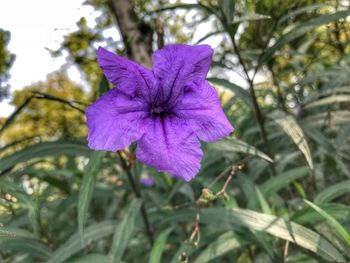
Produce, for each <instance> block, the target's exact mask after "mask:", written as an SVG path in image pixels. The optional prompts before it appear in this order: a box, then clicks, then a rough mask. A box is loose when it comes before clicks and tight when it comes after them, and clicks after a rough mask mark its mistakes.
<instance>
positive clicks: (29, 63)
mask: <svg viewBox="0 0 350 263" xmlns="http://www.w3.org/2000/svg"><path fill="white" fill-rule="evenodd" d="M83 2H84V0H0V28H2V29H5V30H8V31H10V32H11V40H10V43H9V45H8V49H9V50H10V51H11V52H12V53H14V54H15V55H16V59H15V62H14V64H13V66H12V68H11V70H10V74H11V78H10V81H9V82H10V86H11V92H13V91H15V90H18V89H21V88H23V87H25V86H28V85H31V84H34V83H36V82H38V81H40V80H45V79H46V76H47V74H49V73H51V72H53V71H55V70H58V69H59V68H60V67H61V66H62V65H63V64H64V63H65V58H64V57H58V58H52V57H51V55H50V53H49V52H48V51H47V49H51V50H56V49H58V48H59V47H60V44H61V43H62V40H63V36H64V35H66V34H67V33H69V32H72V31H75V30H76V29H77V26H76V22H77V21H78V20H79V19H80V18H81V17H85V18H86V19H87V23H88V25H89V26H93V25H94V18H95V17H96V15H97V14H96V12H94V9H93V8H92V7H90V6H86V5H82V3H83ZM169 2H174V1H169ZM182 2H183V3H193V2H195V1H193V0H183V1H182ZM208 26H209V27H210V24H209V23H207V24H206V23H202V24H200V25H199V26H198V27H197V28H196V32H195V35H194V39H193V43H195V42H196V40H198V39H200V38H201V37H203V36H205V35H206V34H207V32H208ZM109 34H112V35H113V34H115V35H116V36H114V35H113V36H112V37H114V38H116V37H119V36H117V34H118V31H114V32H109V33H108V35H109ZM109 36H110V35H109ZM206 43H207V44H210V45H211V46H212V47H213V48H214V49H215V47H216V46H217V44H218V43H219V39H217V37H211V38H210V39H208V40H207V41H206ZM68 75H69V77H70V78H71V79H72V80H73V81H75V82H78V83H80V84H84V80H83V79H82V78H81V75H80V73H79V71H78V69H77V68H75V67H70V69H69V70H68ZM231 77H232V79H236V80H238V79H239V77H237V74H234V73H232V76H231ZM230 79H231V78H230ZM236 83H237V81H236ZM237 84H239V83H237ZM10 100H11V98H9V99H7V100H4V101H3V102H0V117H7V116H9V115H10V114H11V113H12V112H13V111H14V107H13V106H12V105H10V104H9V102H10Z"/></svg>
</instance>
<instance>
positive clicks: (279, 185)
mask: <svg viewBox="0 0 350 263" xmlns="http://www.w3.org/2000/svg"><path fill="white" fill-rule="evenodd" d="M308 174H309V169H308V167H307V166H302V167H298V168H294V169H291V170H288V171H286V172H283V173H281V174H279V175H277V176H275V177H272V178H270V179H268V180H267V181H265V182H264V183H263V184H262V186H261V187H260V189H261V192H262V193H263V194H264V196H265V197H266V198H267V197H269V196H271V195H273V194H274V193H277V192H278V191H279V190H281V189H283V188H284V187H286V186H288V185H289V184H290V183H291V182H292V181H294V180H296V179H299V178H301V177H304V176H306V175H308Z"/></svg>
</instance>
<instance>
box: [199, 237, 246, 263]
mask: <svg viewBox="0 0 350 263" xmlns="http://www.w3.org/2000/svg"><path fill="white" fill-rule="evenodd" d="M245 243H246V242H243V241H241V240H240V239H239V238H238V237H237V235H236V234H235V233H233V232H232V231H229V232H226V233H224V234H222V235H221V236H219V237H218V239H216V240H215V241H213V242H211V243H210V244H209V245H208V246H207V247H206V248H205V249H204V250H203V251H202V252H201V253H200V254H199V255H198V257H197V258H196V260H195V261H194V263H206V262H211V261H212V260H214V259H215V258H218V257H221V256H223V255H224V254H226V253H228V252H230V251H232V250H234V249H239V248H242V247H243V246H244V245H245Z"/></svg>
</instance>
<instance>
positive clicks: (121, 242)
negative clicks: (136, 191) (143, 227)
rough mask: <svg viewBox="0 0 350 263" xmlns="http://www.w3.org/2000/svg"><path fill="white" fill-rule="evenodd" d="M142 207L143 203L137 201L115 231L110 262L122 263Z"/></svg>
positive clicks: (133, 202) (131, 205)
mask: <svg viewBox="0 0 350 263" xmlns="http://www.w3.org/2000/svg"><path fill="white" fill-rule="evenodd" d="M140 207H141V201H140V200H139V199H135V200H133V201H132V203H131V204H130V206H129V208H128V210H127V211H126V212H125V214H124V215H123V216H124V217H123V219H122V221H121V222H120V224H118V226H117V227H116V229H115V233H114V236H113V242H112V247H111V250H110V252H109V260H110V262H112V263H117V262H120V260H121V258H122V256H123V254H124V251H125V249H126V247H127V245H128V243H129V240H130V238H131V237H132V235H133V232H134V228H135V220H136V216H137V213H138V212H139V210H140Z"/></svg>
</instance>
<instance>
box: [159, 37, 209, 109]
mask: <svg viewBox="0 0 350 263" xmlns="http://www.w3.org/2000/svg"><path fill="white" fill-rule="evenodd" d="M212 54H213V49H212V48H211V47H210V46H209V45H196V46H189V45H182V44H174V45H168V46H166V47H165V48H163V49H160V50H157V51H156V52H154V55H153V72H154V75H155V76H156V77H157V78H158V79H159V81H160V85H161V89H162V100H163V101H165V102H168V103H169V102H170V103H175V102H176V101H177V100H178V99H179V98H180V97H181V96H182V94H183V88H184V86H185V84H186V83H187V82H189V81H191V80H194V79H196V78H202V79H204V78H205V77H206V75H207V73H208V71H209V67H210V63H211V58H212Z"/></svg>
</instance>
